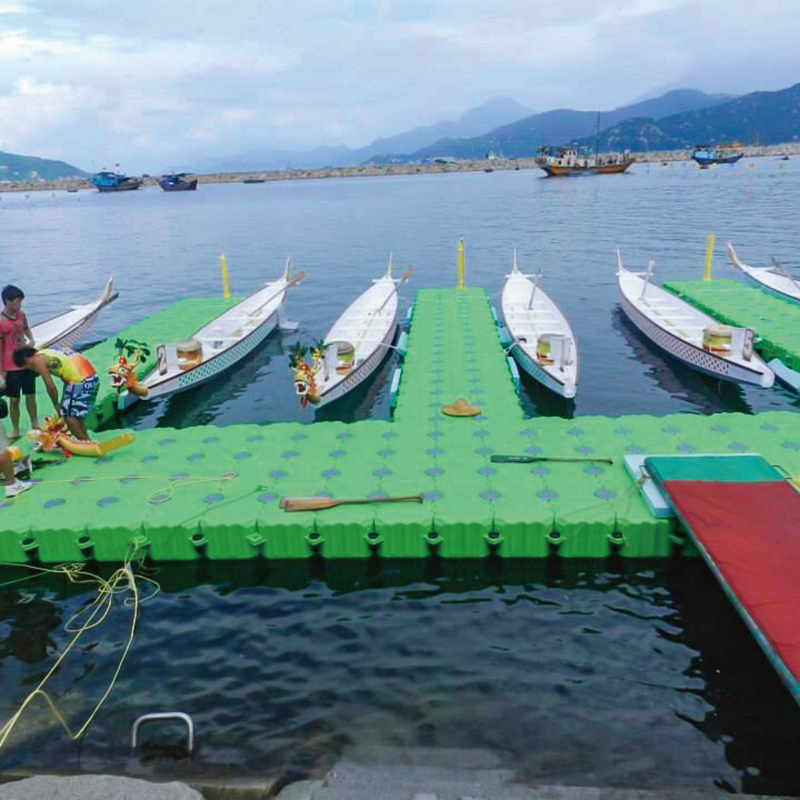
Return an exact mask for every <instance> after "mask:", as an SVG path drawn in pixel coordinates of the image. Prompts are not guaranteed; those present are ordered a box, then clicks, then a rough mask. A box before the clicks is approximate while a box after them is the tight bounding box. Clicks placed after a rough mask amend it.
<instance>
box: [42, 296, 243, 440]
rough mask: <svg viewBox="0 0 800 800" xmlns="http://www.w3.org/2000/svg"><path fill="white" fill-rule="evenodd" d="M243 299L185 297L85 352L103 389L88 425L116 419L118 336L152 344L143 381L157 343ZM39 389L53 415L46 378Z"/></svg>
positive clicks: (175, 338) (174, 339) (184, 334)
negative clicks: (112, 370) (113, 375)
mask: <svg viewBox="0 0 800 800" xmlns="http://www.w3.org/2000/svg"><path fill="white" fill-rule="evenodd" d="M240 300H241V298H237V297H231V298H230V299H229V300H224V299H222V298H221V297H220V298H215V297H189V298H185V299H183V300H179V301H178V302H176V303H173V304H172V305H170V306H167V307H166V308H162V309H159V310H158V311H156V312H155V313H154V314H151V315H150V316H149V317H145V318H144V319H141V320H139V321H138V322H135V323H134V324H133V325H129V326H128V327H127V328H125V329H124V330H122V331H120V332H119V333H118V334H117V335H116V336H111V337H109V338H108V339H104V340H103V341H102V342H100V343H98V344H96V345H94V346H92V347H89V348H87V349H86V350H84V351H83V354H84V355H85V356H86V357H87V358H88V359H89V361H90V362H91V363H92V365H93V366H94V368H95V370H97V373H98V375H99V376H100V391H99V392H98V395H97V401H96V403H95V410H94V412H93V413H92V414H90V415H89V417H87V420H86V423H87V426H88V428H89V429H90V430H96V429H97V428H101V427H103V426H105V425H108V424H109V422H111V421H113V420H114V417H115V413H114V412H115V404H116V397H117V393H116V391H115V390H113V389H112V388H111V382H110V379H109V376H108V374H107V371H108V369H109V367H111V366H112V365H113V364H114V363H115V362H116V359H117V355H118V351H117V349H116V347H115V346H114V343H115V342H116V340H117V339H118V338H121V339H136V340H137V341H139V342H144V343H146V344H148V345H150V350H151V352H150V356H149V358H148V360H147V361H146V362H145V363H143V364H140V365H139V367H138V368H137V369H136V374H137V376H138V378H139V379H140V380H141V379H142V378H144V377H146V376H147V375H148V374H149V372H150V371H151V370H152V369H153V367H154V366H155V359H156V346H157V345H159V344H165V343H171V342H177V341H180V340H181V339H186V338H188V337H189V336H191V335H192V334H193V333H194V332H195V331H197V330H199V329H200V328H202V327H203V326H204V325H207V324H208V323H209V322H211V320H213V319H214V318H215V317H218V316H219V315H220V314H222V313H224V312H225V311H226V310H227V309H228V308H230V307H231V306H232V305H235V304H236V303H238V302H239V301H240ZM56 384H57V385H59V381H56ZM37 389H38V392H37V402H38V406H39V408H40V409H46V410H45V412H44V413H46V414H49V413H50V409H51V405H52V404H51V403H50V399H49V398H48V396H47V392H46V390H45V388H44V384H43V383H42V381H39V382H38V384H37ZM59 389H60V387H59Z"/></svg>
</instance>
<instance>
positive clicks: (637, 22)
mask: <svg viewBox="0 0 800 800" xmlns="http://www.w3.org/2000/svg"><path fill="white" fill-rule="evenodd" d="M776 21H778V22H777V23H776ZM780 21H783V22H780ZM794 28H796V26H793V25H792V24H791V14H790V13H789V12H788V11H787V8H786V4H785V2H783V3H779V2H777V0H762V2H760V3H759V8H758V13H753V10H752V8H750V7H744V6H741V7H738V6H737V5H736V4H731V3H730V2H729V0H728V2H723V0H704V2H695V1H694V0H691V2H689V1H687V0H584V1H583V2H579V1H578V0H574V2H572V3H553V2H551V0H527V1H526V0H494V2H493V3H491V4H489V3H486V2H485V1H484V0H480V1H479V0H461V1H460V2H457V3H456V2H455V0H428V2H424V1H423V0H306V1H305V2H302V3H296V4H294V6H289V5H288V4H287V3H285V2H275V1H274V0H273V1H272V2H264V0H258V1H257V0H236V2H233V3H228V4H223V3H220V2H218V1H217V0H215V2H208V0H193V1H192V2H189V0H170V2H163V0H160V1H159V2H155V0H139V2H137V3H131V2H124V3H123V2H118V1H117V0H115V1H114V2H109V0H80V2H79V1H78V0H0V149H6V150H11V151H13V152H23V153H30V154H35V155H44V156H51V157H58V158H63V159H65V160H67V161H71V162H72V163H76V164H78V165H79V166H83V167H84V168H88V169H91V168H92V167H94V168H99V167H100V166H103V165H109V164H113V163H115V162H117V161H121V162H122V163H123V165H124V166H125V167H126V168H128V169H130V170H132V171H136V170H138V171H141V170H145V171H153V170H155V169H158V168H160V167H162V166H166V165H169V164H177V163H185V162H187V161H191V160H195V159H199V158H203V157H205V156H213V155H220V154H225V153H230V152H236V151H242V150H248V149H251V148H254V147H266V148H292V149H298V148H306V147H312V146H314V145H318V144H347V145H350V146H359V145H363V144H366V143H368V142H369V141H371V140H372V139H375V138H377V137H379V136H387V135H392V134H394V133H397V132H399V131H402V130H405V129H408V128H412V127H414V126H416V125H420V124H428V123H431V122H434V121H436V120H438V119H441V118H454V117H457V116H459V115H460V114H461V113H462V112H463V111H464V110H465V109H467V108H469V107H471V106H473V105H476V104H478V103H480V102H482V101H483V100H485V99H487V98H489V97H491V96H494V95H499V94H503V95H507V96H511V97H514V98H516V99H517V100H519V101H520V102H523V103H525V104H526V105H528V106H530V107H533V108H537V109H542V110H544V109H547V108H552V107H559V106H560V107H564V106H569V107H576V108H585V109H595V108H610V107H614V106H617V105H622V104H624V103H627V102H629V101H630V100H631V99H632V98H634V97H636V96H638V95H640V94H642V93H644V92H646V91H648V90H649V89H651V88H652V87H653V86H661V85H670V86H678V85H683V86H692V87H694V88H699V89H704V90H706V91H727V92H734V93H739V92H746V91H752V90H755V89H776V88H781V87H783V86H787V85H789V84H791V83H793V82H795V81H796V80H797V63H796V62H797V59H796V57H795V56H794V47H795V45H794V39H795V38H796V30H795V29H794Z"/></svg>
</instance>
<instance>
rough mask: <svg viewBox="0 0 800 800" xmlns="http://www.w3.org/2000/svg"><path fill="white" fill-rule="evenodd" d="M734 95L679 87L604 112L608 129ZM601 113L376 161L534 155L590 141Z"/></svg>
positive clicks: (542, 121) (547, 119)
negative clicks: (542, 149) (541, 148)
mask: <svg viewBox="0 0 800 800" xmlns="http://www.w3.org/2000/svg"><path fill="white" fill-rule="evenodd" d="M730 97H731V96H730V95H721V94H713V95H712V94H707V93H705V92H700V91H698V90H696V89H673V90H671V91H669V92H667V93H666V94H664V95H661V96H660V97H657V98H653V99H652V100H643V101H641V102H639V103H632V104H630V105H627V106H619V107H617V108H614V109H611V110H610V111H604V112H601V121H602V122H603V123H604V124H605V127H610V126H613V125H615V124H619V123H621V122H623V121H624V120H625V119H629V118H634V117H640V118H648V119H653V118H654V119H659V118H661V117H666V116H670V115H672V114H675V113H676V112H682V111H687V110H691V109H697V108H706V107H713V106H715V105H719V104H721V103H725V102H728V101H729V100H730ZM597 113H598V112H596V111H576V110H574V109H568V108H561V109H553V110H551V111H545V112H542V113H539V114H533V115H531V116H529V117H525V118H524V119H521V120H517V121H515V122H512V123H510V124H508V125H504V126H501V127H499V128H496V129H495V130H492V131H489V132H488V133H486V134H484V135H482V136H478V137H474V138H471V139H460V140H453V139H443V140H440V141H438V142H435V143H434V144H432V145H429V146H427V147H424V148H420V149H419V150H416V151H414V152H413V153H408V154H388V153H384V154H381V155H379V156H376V157H374V158H372V159H370V163H393V162H394V163H398V162H399V163H404V162H408V161H424V160H427V159H431V158H436V157H437V156H440V157H441V156H451V157H454V158H470V159H475V158H483V157H485V155H486V154H487V153H488V152H490V151H494V152H496V153H502V154H503V155H504V156H506V157H508V158H524V157H526V156H528V157H530V156H532V155H533V154H534V153H535V151H536V150H537V149H538V147H539V146H541V145H542V144H554V145H555V144H565V143H566V142H569V141H572V140H575V139H579V138H581V139H582V138H584V137H588V136H590V135H591V134H593V133H594V131H595V126H596V124H597Z"/></svg>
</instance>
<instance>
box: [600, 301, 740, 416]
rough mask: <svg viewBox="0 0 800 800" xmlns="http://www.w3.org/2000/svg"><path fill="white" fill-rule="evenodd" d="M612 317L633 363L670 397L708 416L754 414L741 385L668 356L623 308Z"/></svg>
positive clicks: (616, 309)
mask: <svg viewBox="0 0 800 800" xmlns="http://www.w3.org/2000/svg"><path fill="white" fill-rule="evenodd" d="M612 316H613V322H612V325H613V327H614V330H615V331H617V332H618V333H620V334H621V335H622V337H623V339H624V340H625V342H626V343H627V345H628V346H629V347H630V349H631V350H632V351H633V355H634V360H635V361H637V362H640V363H641V364H643V365H645V366H646V367H647V369H646V371H645V372H644V374H645V375H646V376H647V377H648V378H649V379H650V380H651V381H653V382H654V383H655V384H656V385H657V386H658V387H659V388H660V389H662V390H663V391H665V392H666V393H667V394H669V396H670V397H673V398H675V399H679V400H682V401H684V402H686V403H688V404H690V405H691V406H692V408H694V409H696V410H698V411H702V412H704V413H707V414H712V413H715V412H718V411H729V412H739V413H743V414H751V413H752V412H753V410H752V408H751V406H750V404H749V403H748V402H747V398H746V397H745V394H744V390H743V389H742V387H741V386H740V385H739V384H736V383H731V382H730V381H721V380H718V379H717V378H712V377H711V376H710V375H705V374H703V373H702V372H698V371H696V370H693V369H690V368H689V367H686V366H684V365H683V364H681V362H680V361H678V360H677V359H675V358H671V357H670V356H668V355H666V354H665V353H664V351H663V350H661V349H660V348H658V347H657V346H656V345H655V344H653V342H651V341H650V339H648V338H647V337H646V336H645V335H644V334H643V333H642V332H641V331H640V330H639V329H638V328H637V327H636V326H635V325H634V324H633V323H632V322H631V321H630V320H629V319H628V318H627V317H626V316H625V313H624V312H623V311H622V309H621V308H615V309H614V311H613V312H612Z"/></svg>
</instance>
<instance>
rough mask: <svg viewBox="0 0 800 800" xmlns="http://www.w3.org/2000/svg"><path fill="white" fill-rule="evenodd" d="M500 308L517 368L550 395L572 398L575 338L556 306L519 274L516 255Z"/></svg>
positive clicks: (575, 372) (574, 382) (527, 277)
mask: <svg viewBox="0 0 800 800" xmlns="http://www.w3.org/2000/svg"><path fill="white" fill-rule="evenodd" d="M501 308H502V312H503V320H504V322H505V325H506V328H507V329H508V332H509V335H510V336H511V340H512V341H511V347H510V348H509V351H510V353H511V355H512V356H513V357H514V360H515V361H516V362H517V364H519V366H520V368H521V369H523V370H524V371H525V372H527V373H528V375H530V376H531V377H532V378H533V379H534V380H536V381H538V382H539V383H541V384H542V386H544V387H545V388H547V389H549V390H550V391H551V392H555V393H556V394H558V395H561V397H565V398H567V399H571V398H573V397H575V394H576V391H577V386H578V347H577V343H576V341H575V335H574V334H573V333H572V329H571V328H570V326H569V323H568V322H567V319H566V317H565V316H564V315H563V314H562V313H561V310H560V309H559V308H558V306H557V305H556V304H555V303H554V302H553V301H552V300H551V299H550V297H549V296H548V295H547V294H546V293H545V292H544V291H543V290H542V288H541V287H540V286H538V285H537V284H536V283H535V282H534V281H532V280H531V279H530V276H528V275H524V274H523V273H522V272H520V271H519V268H518V266H517V259H516V253H515V254H514V266H513V268H512V271H511V273H510V274H509V275H508V276H506V282H505V285H504V286H503V295H502V301H501ZM543 337H544V338H543ZM545 350H546V351H547V352H544V351H545Z"/></svg>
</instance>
